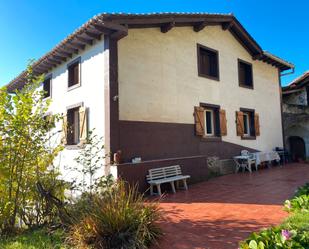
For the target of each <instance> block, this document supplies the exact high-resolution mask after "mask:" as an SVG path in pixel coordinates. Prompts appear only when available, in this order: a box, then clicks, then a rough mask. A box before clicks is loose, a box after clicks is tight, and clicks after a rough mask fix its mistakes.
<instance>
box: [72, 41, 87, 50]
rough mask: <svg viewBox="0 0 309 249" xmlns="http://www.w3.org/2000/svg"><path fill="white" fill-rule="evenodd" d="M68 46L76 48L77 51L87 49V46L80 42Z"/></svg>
mask: <svg viewBox="0 0 309 249" xmlns="http://www.w3.org/2000/svg"><path fill="white" fill-rule="evenodd" d="M68 46H69V47H70V46H71V47H72V48H76V49H81V50H84V49H85V47H86V45H85V44H83V43H79V42H73V41H72V42H69V43H68Z"/></svg>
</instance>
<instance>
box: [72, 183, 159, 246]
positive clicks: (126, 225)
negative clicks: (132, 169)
mask: <svg viewBox="0 0 309 249" xmlns="http://www.w3.org/2000/svg"><path fill="white" fill-rule="evenodd" d="M90 198H91V202H89V205H88V207H87V208H84V210H85V213H84V214H83V215H82V217H81V220H80V222H78V223H77V224H75V225H73V226H72V228H71V231H70V236H69V239H68V242H69V243H70V244H72V245H74V246H77V247H79V248H85V247H86V246H88V245H92V246H94V247H95V248H104V249H105V248H107V249H118V248H119V249H121V248H127V249H130V248H132V249H133V248H139V249H143V248H148V246H149V245H150V244H151V243H153V242H154V241H156V239H157V238H158V237H159V236H160V234H161V230H160V228H159V227H158V225H157V222H158V220H159V219H160V210H159V208H158V205H157V204H156V203H145V202H144V199H143V195H141V194H139V193H138V191H137V188H136V187H130V186H128V185H127V184H126V183H124V182H123V181H117V182H116V183H115V184H113V185H112V186H111V187H110V188H109V189H108V190H106V191H105V192H104V193H103V194H102V195H91V196H90Z"/></svg>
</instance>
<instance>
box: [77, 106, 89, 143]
mask: <svg viewBox="0 0 309 249" xmlns="http://www.w3.org/2000/svg"><path fill="white" fill-rule="evenodd" d="M79 130H80V133H79V141H80V144H84V143H86V142H87V136H88V124H87V109H86V108H85V107H83V106H82V107H80V108H79Z"/></svg>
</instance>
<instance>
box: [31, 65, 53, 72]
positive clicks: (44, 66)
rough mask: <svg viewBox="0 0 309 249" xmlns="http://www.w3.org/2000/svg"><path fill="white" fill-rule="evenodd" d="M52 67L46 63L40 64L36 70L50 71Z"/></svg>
mask: <svg viewBox="0 0 309 249" xmlns="http://www.w3.org/2000/svg"><path fill="white" fill-rule="evenodd" d="M50 69H51V68H50V67H48V66H46V65H42V64H39V65H37V66H36V69H35V70H34V72H37V73H38V74H42V73H45V72H48V71H49V70H50Z"/></svg>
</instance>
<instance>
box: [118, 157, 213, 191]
mask: <svg viewBox="0 0 309 249" xmlns="http://www.w3.org/2000/svg"><path fill="white" fill-rule="evenodd" d="M171 165H180V166H181V170H182V173H183V174H184V175H190V176H191V178H190V179H189V181H188V183H189V184H190V183H196V182H200V181H203V180H206V179H207V178H208V174H209V172H208V169H207V157H205V156H195V157H185V158H173V159H162V160H152V161H147V162H141V163H136V164H133V163H125V164H120V165H118V166H117V172H118V177H120V178H121V179H124V180H125V181H127V182H129V183H130V184H132V185H133V184H138V187H139V190H140V191H141V192H144V191H146V190H147V189H148V187H149V185H148V184H147V182H146V175H147V174H148V170H149V169H153V168H159V167H166V166H171ZM168 187H169V186H168ZM163 188H164V186H163Z"/></svg>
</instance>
